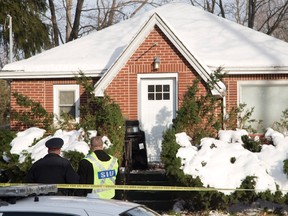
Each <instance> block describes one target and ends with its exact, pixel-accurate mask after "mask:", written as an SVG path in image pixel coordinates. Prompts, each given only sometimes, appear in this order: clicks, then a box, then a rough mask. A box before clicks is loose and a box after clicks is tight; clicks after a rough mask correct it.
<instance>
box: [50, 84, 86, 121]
mask: <svg viewBox="0 0 288 216" xmlns="http://www.w3.org/2000/svg"><path fill="white" fill-rule="evenodd" d="M53 92H54V101H53V102H54V103H53V104H54V115H55V117H56V119H59V118H60V116H61V114H63V113H67V114H69V115H71V116H72V117H73V118H74V119H75V121H76V122H79V115H80V113H79V106H80V94H79V86H78V85H54V90H53ZM56 119H55V120H56Z"/></svg>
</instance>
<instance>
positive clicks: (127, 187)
mask: <svg viewBox="0 0 288 216" xmlns="http://www.w3.org/2000/svg"><path fill="white" fill-rule="evenodd" d="M20 185H22V186H23V185H33V184H24V183H0V187H9V186H20ZM56 185H57V188H61V189H97V188H109V189H115V190H137V191H266V190H267V189H265V190H264V189H263V190H260V189H257V190H256V189H243V188H237V189H234V188H205V187H179V186H151V185H93V184H56ZM270 191H271V190H270ZM280 191H282V192H283V191H288V190H280Z"/></svg>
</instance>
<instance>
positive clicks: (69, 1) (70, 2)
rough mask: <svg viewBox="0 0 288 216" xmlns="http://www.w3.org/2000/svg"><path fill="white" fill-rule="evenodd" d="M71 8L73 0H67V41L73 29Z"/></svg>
mask: <svg viewBox="0 0 288 216" xmlns="http://www.w3.org/2000/svg"><path fill="white" fill-rule="evenodd" d="M71 9H72V0H66V42H68V40H69V37H70V34H71V30H72V24H71Z"/></svg>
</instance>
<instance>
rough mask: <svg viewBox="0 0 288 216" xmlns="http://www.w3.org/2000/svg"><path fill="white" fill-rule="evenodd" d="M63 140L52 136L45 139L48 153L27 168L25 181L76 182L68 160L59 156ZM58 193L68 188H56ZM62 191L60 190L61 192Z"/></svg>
mask: <svg viewBox="0 0 288 216" xmlns="http://www.w3.org/2000/svg"><path fill="white" fill-rule="evenodd" d="M63 144H64V141H63V139H61V138H58V137H53V138H51V139H49V140H48V141H46V143H45V146H46V147H47V148H48V154H47V155H46V156H45V157H44V158H41V159H40V160H38V161H36V162H35V163H34V164H33V165H32V166H31V168H30V169H29V171H28V173H27V176H26V182H28V183H44V184H78V183H79V176H78V174H77V173H76V172H75V170H74V169H73V167H72V165H71V163H70V161H69V160H67V159H65V158H62V157H61V156H60V153H61V147H62V146H63ZM58 191H59V194H64V195H67V193H68V190H58ZM61 191H62V192H61Z"/></svg>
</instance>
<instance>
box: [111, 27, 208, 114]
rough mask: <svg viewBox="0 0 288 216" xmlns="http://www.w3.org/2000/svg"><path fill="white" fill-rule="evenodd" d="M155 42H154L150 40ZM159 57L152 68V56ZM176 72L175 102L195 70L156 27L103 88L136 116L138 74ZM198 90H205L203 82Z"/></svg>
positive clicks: (194, 75) (180, 98)
mask: <svg viewBox="0 0 288 216" xmlns="http://www.w3.org/2000/svg"><path fill="white" fill-rule="evenodd" d="M155 43H157V45H156V46H153V44H155ZM156 56H157V57H160V59H161V63H160V68H159V69H158V70H157V71H154V70H153V65H152V63H153V59H154V57H156ZM144 73H178V81H179V84H178V88H179V89H178V93H179V95H178V101H179V104H178V106H180V105H181V103H182V98H183V95H184V94H185V92H186V90H187V87H188V86H190V85H191V84H192V83H193V80H195V78H196V76H197V73H196V72H195V70H194V69H193V68H191V67H190V65H189V64H188V63H187V61H186V60H185V59H184V58H183V56H182V55H181V54H180V52H179V51H178V50H177V49H176V48H175V47H174V45H173V44H172V43H171V42H170V41H169V40H168V38H167V37H166V36H165V35H164V34H163V33H162V32H161V30H160V29H159V28H158V27H156V28H155V29H154V30H152V31H151V33H150V34H149V35H148V37H147V38H146V39H145V40H144V41H143V43H142V44H141V45H140V46H139V47H138V49H137V50H136V51H135V53H134V54H133V55H132V56H131V58H130V59H129V60H128V62H127V63H126V64H125V66H124V67H123V68H122V69H121V71H120V72H119V73H118V75H117V76H116V77H115V78H114V80H113V81H112V82H111V83H110V85H109V87H108V88H107V89H106V93H107V94H108V95H109V96H110V97H111V98H113V99H114V100H115V101H116V102H117V103H118V104H119V105H120V107H121V109H122V112H123V114H124V116H125V117H126V118H127V119H137V118H138V116H137V74H144ZM200 89H201V92H205V91H206V90H205V87H204V85H203V83H201V84H200Z"/></svg>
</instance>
